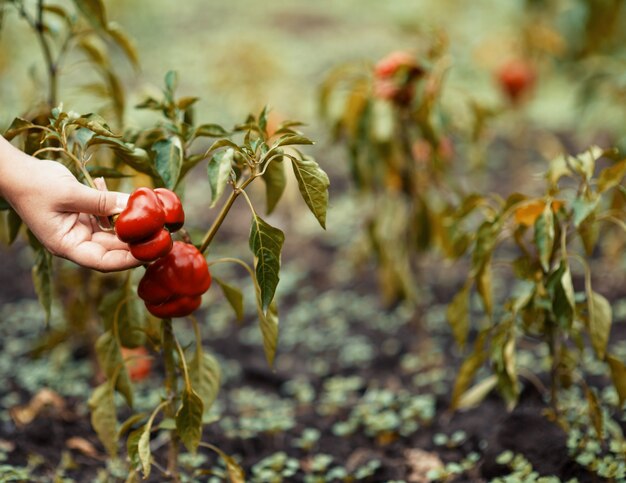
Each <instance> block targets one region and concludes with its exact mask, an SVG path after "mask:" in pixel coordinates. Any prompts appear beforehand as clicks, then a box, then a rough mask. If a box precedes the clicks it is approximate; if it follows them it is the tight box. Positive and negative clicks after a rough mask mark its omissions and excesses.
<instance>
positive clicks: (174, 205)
mask: <svg viewBox="0 0 626 483" xmlns="http://www.w3.org/2000/svg"><path fill="white" fill-rule="evenodd" d="M154 193H155V194H156V195H157V198H159V201H160V202H161V204H162V205H163V211H164V212H165V227H166V228H167V229H168V230H169V231H170V232H172V233H173V232H175V231H178V230H180V229H181V228H182V227H183V225H184V224H185V212H184V211H183V204H182V203H181V202H180V198H178V196H176V193H174V192H173V191H170V190H168V189H166V188H157V189H155V190H154Z"/></svg>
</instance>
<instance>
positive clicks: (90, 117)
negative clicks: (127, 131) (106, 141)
mask: <svg viewBox="0 0 626 483" xmlns="http://www.w3.org/2000/svg"><path fill="white" fill-rule="evenodd" d="M70 124H76V125H78V126H81V127H84V128H86V129H89V130H90V131H92V132H94V133H95V134H97V135H99V136H107V137H113V138H119V137H121V136H119V135H116V134H114V133H113V131H111V129H110V128H109V126H108V125H107V123H106V121H105V120H104V119H103V118H102V117H100V116H98V115H97V114H85V115H84V116H81V117H79V118H78V119H74V120H72V121H71V122H70Z"/></svg>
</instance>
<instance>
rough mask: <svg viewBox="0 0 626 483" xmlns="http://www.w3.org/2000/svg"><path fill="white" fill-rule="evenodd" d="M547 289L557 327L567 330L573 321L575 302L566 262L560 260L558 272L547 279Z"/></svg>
mask: <svg viewBox="0 0 626 483" xmlns="http://www.w3.org/2000/svg"><path fill="white" fill-rule="evenodd" d="M547 288H548V290H549V292H550V296H551V299H552V312H553V314H554V317H555V318H556V320H557V321H558V322H559V325H560V326H561V327H563V328H565V329H566V330H569V329H570V328H571V326H572V323H573V321H574V310H575V308H576V300H575V294H574V285H573V282H572V274H571V272H570V269H569V266H568V264H567V260H565V259H564V260H562V261H561V264H560V265H559V268H558V270H556V271H555V272H553V273H552V274H551V275H550V277H549V278H548V282H547Z"/></svg>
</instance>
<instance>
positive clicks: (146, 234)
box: [115, 188, 185, 262]
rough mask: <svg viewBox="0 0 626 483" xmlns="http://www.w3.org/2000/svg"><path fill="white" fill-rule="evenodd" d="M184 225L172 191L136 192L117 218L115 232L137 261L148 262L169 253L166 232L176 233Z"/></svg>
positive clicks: (148, 190)
mask: <svg viewBox="0 0 626 483" xmlns="http://www.w3.org/2000/svg"><path fill="white" fill-rule="evenodd" d="M184 222H185V212H184V211H183V205H182V203H181V202H180V199H179V198H178V196H176V194H175V193H174V192H173V191H170V190H168V189H165V188H157V189H155V190H151V189H149V188H138V189H137V190H135V191H134V192H133V193H132V194H131V195H130V198H129V199H128V204H127V205H126V208H125V209H124V211H122V212H121V213H120V214H119V216H118V218H117V221H116V222H115V232H116V233H117V237H118V238H119V239H120V240H122V241H124V242H126V243H128V244H129V247H130V252H131V254H132V255H133V256H134V257H135V258H136V259H137V260H141V261H142V262H151V261H153V260H157V259H158V258H161V257H163V256H165V255H167V254H168V253H169V251H170V250H171V249H172V238H171V236H170V232H174V231H177V230H180V228H181V227H182V226H183V223H184ZM165 228H167V230H166V229H165ZM168 230H169V231H168Z"/></svg>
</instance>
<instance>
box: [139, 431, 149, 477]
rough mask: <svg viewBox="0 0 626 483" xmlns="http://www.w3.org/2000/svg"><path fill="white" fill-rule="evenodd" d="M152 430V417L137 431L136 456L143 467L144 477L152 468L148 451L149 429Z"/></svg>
mask: <svg viewBox="0 0 626 483" xmlns="http://www.w3.org/2000/svg"><path fill="white" fill-rule="evenodd" d="M151 430H152V419H150V420H148V422H147V423H146V424H145V425H144V426H143V427H142V428H139V429H138V430H137V431H140V435H139V440H138V441H137V456H138V457H139V461H140V462H141V467H142V468H143V477H144V479H146V478H148V476H150V469H151V468H152V465H151V461H150V460H151V459H152V452H151V451H150V431H151Z"/></svg>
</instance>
